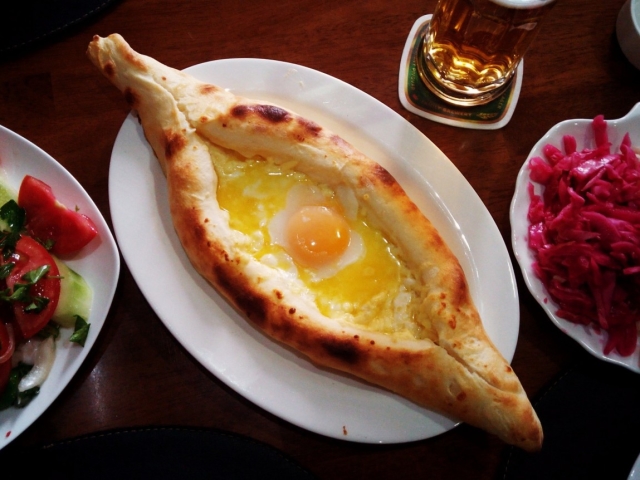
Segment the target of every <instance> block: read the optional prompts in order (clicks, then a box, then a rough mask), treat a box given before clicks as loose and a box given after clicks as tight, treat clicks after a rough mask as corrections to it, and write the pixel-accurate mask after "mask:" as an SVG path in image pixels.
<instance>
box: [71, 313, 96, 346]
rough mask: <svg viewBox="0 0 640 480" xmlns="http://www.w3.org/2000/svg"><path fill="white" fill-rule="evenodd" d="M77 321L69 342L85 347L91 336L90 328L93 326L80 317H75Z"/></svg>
mask: <svg viewBox="0 0 640 480" xmlns="http://www.w3.org/2000/svg"><path fill="white" fill-rule="evenodd" d="M75 319H76V325H75V327H74V329H73V334H72V335H71V337H69V341H71V342H75V343H77V344H78V345H82V346H83V347H84V343H85V342H86V341H87V335H89V327H91V324H90V323H87V321H86V320H85V319H84V318H82V317H81V316H80V315H75Z"/></svg>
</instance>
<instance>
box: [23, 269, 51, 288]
mask: <svg viewBox="0 0 640 480" xmlns="http://www.w3.org/2000/svg"><path fill="white" fill-rule="evenodd" d="M50 269H51V268H50V267H49V265H42V266H40V267H38V268H34V269H33V270H29V271H28V272H27V273H25V274H24V275H23V276H22V277H21V280H24V281H25V282H27V283H28V284H29V285H35V284H36V283H38V281H39V280H41V279H42V278H44V276H45V275H46V274H47V273H49V270H50Z"/></svg>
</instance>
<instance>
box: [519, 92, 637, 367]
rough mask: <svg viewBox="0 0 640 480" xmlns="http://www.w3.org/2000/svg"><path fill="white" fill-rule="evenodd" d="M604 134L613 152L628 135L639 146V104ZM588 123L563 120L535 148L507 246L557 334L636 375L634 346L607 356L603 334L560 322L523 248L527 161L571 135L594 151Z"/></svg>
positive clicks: (523, 174) (609, 125)
mask: <svg viewBox="0 0 640 480" xmlns="http://www.w3.org/2000/svg"><path fill="white" fill-rule="evenodd" d="M606 121H607V133H608V135H609V141H610V142H611V150H612V151H617V149H618V147H619V146H620V142H621V141H622V138H623V137H624V135H625V134H626V133H627V132H629V134H630V136H631V143H632V144H633V145H634V146H640V103H638V104H636V105H635V106H634V107H633V108H632V109H631V111H630V112H629V113H628V114H627V115H625V116H624V117H622V118H620V119H618V120H606ZM591 122H592V119H577V120H566V121H564V122H560V123H558V124H557V125H555V126H554V127H553V128H551V130H549V131H548V132H547V133H546V135H545V136H543V137H542V138H541V139H540V140H539V141H538V143H536V144H535V146H534V147H533V149H532V150H531V153H530V154H529V157H528V158H527V161H526V162H525V163H524V165H523V166H522V168H521V169H520V173H519V174H518V178H517V180H516V189H515V194H514V195H513V200H512V201H511V211H510V217H511V242H512V245H513V251H514V253H515V256H516V260H517V261H518V263H519V264H520V268H521V269H522V275H523V277H524V280H525V282H526V284H527V287H528V288H529V291H530V292H531V294H532V295H533V296H534V297H535V299H536V300H537V301H538V303H539V304H540V306H542V308H543V309H544V310H545V312H547V315H549V318H550V319H551V321H553V323H555V324H556V325H557V326H558V328H560V330H562V331H563V332H564V333H566V334H567V335H569V336H570V337H571V338H573V339H574V340H576V341H577V342H578V343H580V345H582V346H583V347H584V348H585V349H586V350H587V351H588V352H589V353H591V354H592V355H594V356H595V357H597V358H600V359H602V360H605V361H607V362H611V363H615V364H617V365H621V366H623V367H626V368H628V369H630V370H633V371H634V372H637V373H640V345H637V346H636V351H635V353H634V354H633V355H631V356H629V357H622V356H620V355H619V354H618V353H617V352H615V351H614V352H611V353H610V354H609V355H604V354H603V347H604V344H605V343H606V340H607V337H606V334H605V333H604V332H602V331H600V332H598V331H596V330H595V329H594V328H592V327H591V326H585V325H577V324H575V323H571V322H569V321H567V320H565V319H563V318H559V317H558V316H556V314H555V312H556V310H557V309H558V306H557V305H556V304H555V303H554V302H553V301H552V300H551V298H549V297H548V296H547V292H546V289H545V288H544V285H543V284H542V282H541V281H540V280H539V279H538V277H536V275H535V274H534V273H533V268H532V264H533V260H534V257H533V254H532V252H531V251H530V250H529V247H528V246H527V239H528V229H529V222H528V220H527V211H528V209H529V203H530V202H529V192H528V191H527V186H528V184H529V160H530V159H531V158H533V157H542V158H544V155H543V153H542V149H543V147H544V146H545V145H547V144H549V143H550V144H552V145H555V146H556V147H558V148H560V149H562V137H563V136H564V135H573V136H574V137H575V138H576V142H577V147H578V150H580V149H582V148H594V147H595V141H594V137H593V129H592V128H591ZM534 186H535V192H536V193H540V192H541V191H542V187H541V186H540V185H539V184H535V183H534Z"/></svg>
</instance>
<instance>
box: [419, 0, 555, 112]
mask: <svg viewBox="0 0 640 480" xmlns="http://www.w3.org/2000/svg"><path fill="white" fill-rule="evenodd" d="M555 2H556V0H439V1H438V5H437V7H436V10H435V13H434V14H433V16H432V18H431V22H430V23H429V28H428V31H427V33H426V34H425V37H424V39H423V41H422V46H421V48H420V52H419V54H418V61H417V66H418V73H419V74H420V77H421V78H422V80H423V82H424V83H425V85H426V86H427V87H428V88H429V90H431V91H432V92H433V93H434V94H435V95H437V96H438V97H440V98H442V99H443V100H445V101H447V102H449V103H453V104H456V105H462V106H472V105H482V104H485V103H488V102H490V101H491V100H493V99H494V98H496V97H498V96H499V95H500V94H502V93H503V92H504V90H505V89H506V88H507V87H508V86H509V81H510V80H511V78H512V77H513V75H514V73H515V71H516V69H517V68H518V64H519V63H520V60H521V59H522V57H523V55H524V54H525V52H526V51H527V49H528V48H529V45H530V44H531V42H532V41H533V39H534V37H535V36H536V34H537V32H538V29H539V27H540V22H541V20H542V18H543V17H544V15H545V14H546V13H547V12H548V11H549V10H550V9H551V8H552V7H553V5H554V4H555Z"/></svg>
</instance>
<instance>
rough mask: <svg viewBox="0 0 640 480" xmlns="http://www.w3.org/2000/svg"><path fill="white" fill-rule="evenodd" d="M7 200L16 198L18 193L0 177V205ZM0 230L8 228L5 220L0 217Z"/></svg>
mask: <svg viewBox="0 0 640 480" xmlns="http://www.w3.org/2000/svg"><path fill="white" fill-rule="evenodd" d="M9 200H16V201H17V200H18V195H16V193H15V192H14V191H13V189H12V188H11V187H9V186H8V185H7V184H6V183H5V182H4V179H3V178H0V207H1V206H2V205H4V204H5V203H7V202H8V201H9ZM0 230H3V231H4V230H9V226H8V225H7V222H5V221H4V220H3V219H1V218H0Z"/></svg>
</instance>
